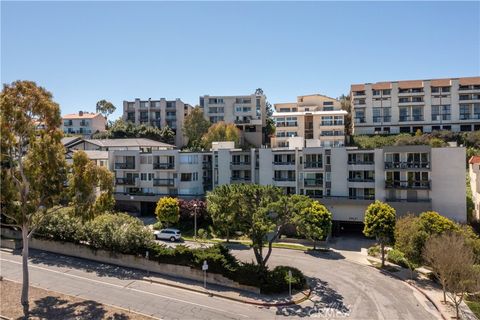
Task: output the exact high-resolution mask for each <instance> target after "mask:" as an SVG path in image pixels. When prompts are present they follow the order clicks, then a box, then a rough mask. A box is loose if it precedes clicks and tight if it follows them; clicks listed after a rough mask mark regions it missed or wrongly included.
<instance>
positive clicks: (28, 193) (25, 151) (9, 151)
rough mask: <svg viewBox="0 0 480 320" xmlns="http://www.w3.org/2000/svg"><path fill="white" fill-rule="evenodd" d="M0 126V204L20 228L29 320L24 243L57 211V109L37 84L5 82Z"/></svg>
mask: <svg viewBox="0 0 480 320" xmlns="http://www.w3.org/2000/svg"><path fill="white" fill-rule="evenodd" d="M0 122H1V137H2V139H1V144H0V149H1V153H0V163H1V181H0V184H1V187H2V192H1V195H0V204H1V209H2V214H3V215H5V216H6V217H8V219H9V224H12V225H15V226H17V227H19V228H20V229H21V230H22V239H23V249H22V250H23V251H22V257H23V258H22V259H23V261H22V263H23V284H22V295H21V303H22V306H23V311H24V315H25V317H26V318H28V312H29V303H28V286H29V280H28V279H29V277H28V241H29V239H30V238H31V236H32V234H33V231H34V230H35V228H36V227H37V226H38V224H39V223H40V222H41V220H42V219H43V218H44V217H45V216H46V215H47V214H54V213H55V211H56V210H58V208H57V209H51V208H53V207H55V205H57V204H58V203H59V201H60V199H61V197H62V193H63V185H64V182H65V181H66V173H67V170H66V167H67V166H66V162H65V156H64V147H63V145H62V143H61V138H62V132H61V131H60V129H59V128H60V125H61V117H60V107H59V105H58V104H57V103H55V102H54V101H53V100H52V94H51V93H50V92H48V91H47V90H45V89H44V88H42V87H38V86H37V85H36V84H35V82H32V81H15V82H13V83H12V84H4V86H3V90H2V92H1V94H0ZM38 123H42V124H43V126H42V127H43V128H41V129H40V128H38V126H37V124H38ZM6 225H7V224H6Z"/></svg>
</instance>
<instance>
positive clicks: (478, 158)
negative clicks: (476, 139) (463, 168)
mask: <svg viewBox="0 0 480 320" xmlns="http://www.w3.org/2000/svg"><path fill="white" fill-rule="evenodd" d="M468 163H470V164H474V163H475V164H476V163H480V156H473V157H471V158H470V160H468Z"/></svg>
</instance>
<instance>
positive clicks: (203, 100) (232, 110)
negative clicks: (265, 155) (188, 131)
mask: <svg viewBox="0 0 480 320" xmlns="http://www.w3.org/2000/svg"><path fill="white" fill-rule="evenodd" d="M200 108H202V110H203V115H204V117H205V119H208V120H210V122H211V123H217V122H221V121H223V122H225V123H228V124H229V123H234V124H235V125H236V126H237V128H238V129H239V130H240V132H241V139H242V143H249V144H250V145H252V146H255V147H257V148H258V147H260V146H262V144H264V143H265V133H264V129H263V128H265V123H266V97H265V95H264V94H261V93H254V94H250V95H240V96H211V95H204V96H201V97H200Z"/></svg>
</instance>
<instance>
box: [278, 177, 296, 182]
mask: <svg viewBox="0 0 480 320" xmlns="http://www.w3.org/2000/svg"><path fill="white" fill-rule="evenodd" d="M273 181H296V179H295V177H274V178H273Z"/></svg>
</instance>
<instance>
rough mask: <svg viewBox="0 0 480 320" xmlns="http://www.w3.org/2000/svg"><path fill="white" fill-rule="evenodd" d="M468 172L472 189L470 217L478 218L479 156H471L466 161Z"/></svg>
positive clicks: (479, 214) (479, 215)
mask: <svg viewBox="0 0 480 320" xmlns="http://www.w3.org/2000/svg"><path fill="white" fill-rule="evenodd" d="M468 165H469V174H470V189H471V191H472V201H473V212H472V217H473V218H475V219H477V220H479V219H480V156H473V157H471V158H470V160H469V161H468Z"/></svg>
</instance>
